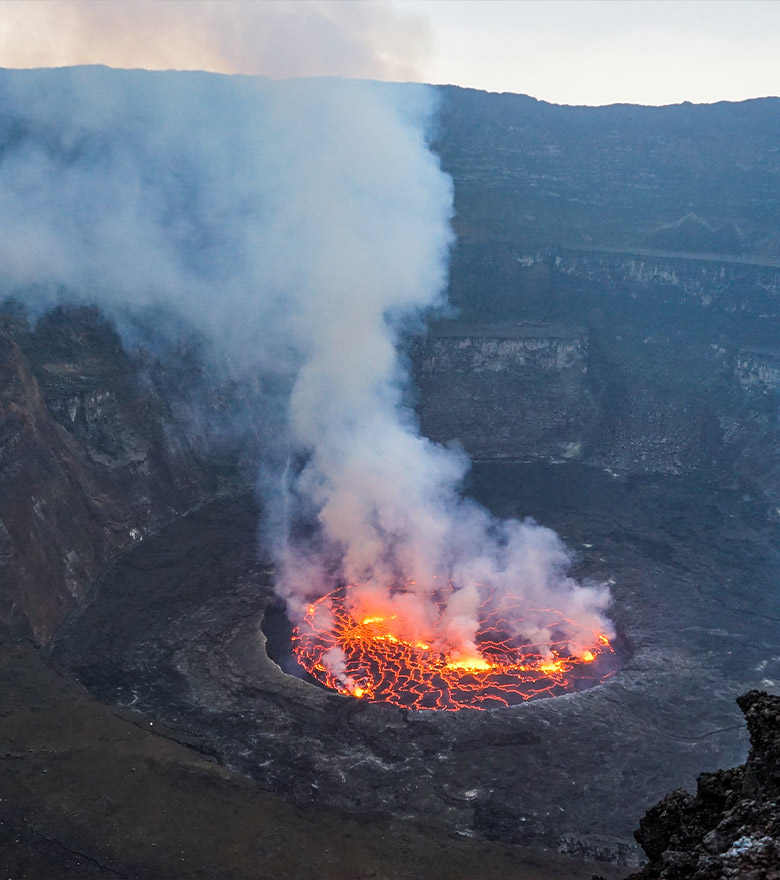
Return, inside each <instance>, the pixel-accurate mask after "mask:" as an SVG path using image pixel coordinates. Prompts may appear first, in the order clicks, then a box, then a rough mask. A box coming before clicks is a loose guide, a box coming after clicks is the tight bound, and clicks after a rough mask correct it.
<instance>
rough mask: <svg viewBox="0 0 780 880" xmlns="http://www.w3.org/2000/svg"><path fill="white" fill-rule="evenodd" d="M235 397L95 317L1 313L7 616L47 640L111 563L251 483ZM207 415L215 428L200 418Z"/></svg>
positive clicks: (180, 358) (89, 312)
mask: <svg viewBox="0 0 780 880" xmlns="http://www.w3.org/2000/svg"><path fill="white" fill-rule="evenodd" d="M225 393H226V390H225V389H224V388H220V387H219V386H217V385H212V386H211V387H210V386H209V382H208V381H204V377H203V375H202V372H201V367H200V366H197V365H193V364H192V363H188V359H187V357H186V355H185V354H184V353H182V352H179V353H176V352H168V353H167V354H166V355H165V357H161V356H160V354H159V353H158V354H153V353H152V352H151V351H149V350H146V349H142V348H137V349H136V350H135V351H134V354H133V357H132V358H131V356H130V354H129V353H128V351H126V350H125V348H124V347H123V345H122V343H121V341H120V338H119V336H118V335H117V331H116V329H115V327H114V326H113V325H112V324H111V323H110V322H109V321H108V320H107V319H106V318H105V317H103V316H101V314H100V313H99V312H98V311H97V310H95V309H87V308H79V309H58V310H55V311H53V312H50V313H48V314H46V315H44V316H43V317H42V318H41V319H40V320H39V321H38V322H37V323H35V324H33V325H31V324H30V323H28V320H27V318H26V317H25V316H24V315H23V313H22V312H21V311H20V309H19V308H18V307H16V306H14V305H13V304H12V303H7V304H6V306H5V310H4V311H0V465H2V466H1V467H0V620H3V621H5V622H9V623H11V624H13V626H14V627H16V628H17V629H18V630H20V631H22V632H26V633H30V634H31V635H32V636H33V638H34V639H35V641H36V642H37V643H38V644H46V643H47V642H48V640H49V639H50V638H51V636H52V635H53V634H54V632H56V630H57V628H58V627H59V625H60V624H61V623H62V621H63V620H64V618H65V616H66V615H67V613H68V612H69V611H71V610H72V609H73V608H75V607H78V606H79V605H80V604H82V603H83V602H84V601H85V599H86V597H87V594H88V592H89V589H90V586H91V584H93V583H94V582H95V580H96V579H97V578H98V576H99V575H100V573H101V572H102V571H103V570H104V569H105V568H106V566H107V565H108V564H109V562H110V561H111V560H112V559H113V558H115V557H116V556H117V554H119V553H121V552H122V551H123V550H125V549H127V548H128V547H130V546H132V545H133V544H134V543H136V542H138V541H140V540H142V539H143V538H144V536H146V535H148V534H149V533H150V532H153V531H154V530H156V529H157V528H159V527H160V525H162V524H163V523H165V522H169V521H170V520H172V519H174V518H176V517H177V516H180V515H181V514H183V513H184V512H186V511H187V510H189V509H191V508H192V507H194V506H196V505H197V504H199V503H200V502H201V501H202V500H204V499H205V498H207V497H211V496H213V495H214V494H216V493H219V492H223V491H227V490H229V489H230V488H235V487H236V486H237V485H243V484H244V483H245V481H247V479H248V480H251V479H252V477H248V473H251V472H246V471H244V470H242V465H241V457H240V456H239V455H237V454H236V452H235V448H234V444H235V442H236V441H235V439H233V440H231V441H230V442H229V443H224V442H216V441H217V440H219V441H224V438H223V437H222V436H220V435H219V417H220V411H223V412H224V411H225V409H226V406H225V405H224V401H222V400H220V395H222V396H224V395H225ZM207 409H209V410H210V411H211V419H212V420H213V421H209V420H207V419H204V418H202V417H201V418H198V417H197V414H198V412H199V411H201V410H203V411H205V410H207Z"/></svg>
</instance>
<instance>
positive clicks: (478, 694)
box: [293, 587, 615, 711]
mask: <svg viewBox="0 0 780 880" xmlns="http://www.w3.org/2000/svg"><path fill="white" fill-rule="evenodd" d="M350 591H351V588H350V587H342V588H339V589H337V590H334V591H333V592H331V593H328V594H327V595H326V596H323V597H322V598H321V599H318V600H317V601H316V602H314V603H312V604H311V605H309V608H308V611H307V614H306V616H305V618H304V620H303V622H302V623H301V625H300V626H298V627H296V629H295V630H294V632H293V651H294V654H295V657H296V659H297V661H298V663H299V664H300V665H301V666H302V667H303V668H304V669H306V670H307V671H308V672H309V673H310V674H311V675H312V676H313V677H314V678H315V679H316V680H317V681H319V682H320V683H321V684H323V685H325V686H326V687H328V688H332V689H333V690H336V691H338V692H339V693H342V694H349V695H352V696H354V697H358V698H360V699H364V700H368V701H370V702H376V703H392V704H394V705H396V706H401V707H403V708H407V709H446V710H450V711H455V710H458V709H492V708H498V707H501V706H511V705H514V704H517V703H522V702H523V701H525V700H530V699H533V698H535V697H543V696H558V695H560V694H564V693H569V692H572V691H579V690H584V689H585V688H588V687H591V686H593V685H595V684H598V683H599V682H601V681H603V680H604V679H605V678H607V677H608V676H609V675H611V674H612V672H614V670H615V652H614V649H613V647H612V645H611V644H610V640H609V639H608V638H607V637H606V636H605V635H603V634H601V633H598V632H593V633H587V634H584V633H583V632H582V627H580V626H579V625H578V624H577V623H576V622H574V621H572V620H569V619H568V618H566V617H564V616H563V615H562V614H561V613H560V612H558V611H555V610H549V611H548V610H546V609H545V610H544V612H543V614H544V616H545V628H546V629H547V631H548V632H549V634H550V642H549V648H548V649H547V650H546V651H545V652H544V653H542V651H541V650H540V649H538V648H536V647H534V646H532V645H530V644H528V643H526V641H525V639H524V638H523V637H522V636H518V635H516V634H515V635H513V633H517V632H518V631H521V630H522V610H521V607H520V606H519V605H518V606H516V607H512V606H510V607H503V609H502V610H501V611H500V612H498V611H495V610H491V592H490V590H489V589H488V588H484V595H485V599H484V602H483V604H482V612H481V615H480V628H479V632H478V633H477V636H476V639H475V644H476V652H473V651H472V652H470V653H463V652H462V651H458V650H455V649H448V647H447V646H446V645H434V644H433V643H431V644H428V643H427V642H425V641H415V642H412V641H408V640H407V639H406V638H404V637H403V636H402V632H403V630H404V626H403V621H401V620H399V618H398V617H397V616H394V615H389V616H388V615H387V614H386V613H385V614H380V613H376V614H373V613H370V612H368V613H367V612H366V610H365V608H360V610H357V611H356V610H354V603H353V602H351V601H350ZM442 607H443V604H442ZM526 610H527V609H526ZM535 617H538V615H535ZM509 621H512V623H511V624H510V623H509ZM518 622H519V623H518ZM575 636H576V638H575ZM575 644H576V645H580V646H581V645H582V644H588V647H587V648H579V649H575V647H574V646H575Z"/></svg>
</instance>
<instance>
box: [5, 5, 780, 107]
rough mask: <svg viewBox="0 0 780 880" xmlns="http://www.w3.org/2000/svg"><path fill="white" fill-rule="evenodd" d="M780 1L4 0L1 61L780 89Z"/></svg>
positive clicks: (739, 93) (719, 95)
mask: <svg viewBox="0 0 780 880" xmlns="http://www.w3.org/2000/svg"><path fill="white" fill-rule="evenodd" d="M778 50H780V0H0V66H4V67H49V66H61V65H69V64H95V63H101V64H108V65H111V66H114V67H146V68H150V69H167V68H179V69H204V70H214V71H221V72H224V73H259V74H265V75H268V76H272V77H290V76H353V77H368V78H375V79H390V80H403V81H406V80H412V81H421V82H434V83H454V84H456V85H461V86H469V87H473V88H479V89H486V90H489V91H511V92H520V93H523V94H529V95H532V96H534V97H536V98H540V99H543V100H546V101H552V102H554V103H568V104H609V103H614V102H630V103H641V104H667V103H677V102H680V101H693V102H713V101H719V100H731V101H735V100H742V99H744V98H753V97H763V96H766V95H780V52H779V51H778Z"/></svg>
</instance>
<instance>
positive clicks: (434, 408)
mask: <svg viewBox="0 0 780 880" xmlns="http://www.w3.org/2000/svg"><path fill="white" fill-rule="evenodd" d="M417 357H418V361H419V363H418V372H417V384H418V389H419V402H420V414H421V421H422V429H423V432H424V433H426V434H427V435H428V436H430V437H433V438H435V439H436V440H438V441H440V442H443V443H446V442H448V441H451V440H453V439H454V440H458V441H459V442H461V443H462V444H463V445H464V447H465V448H466V450H467V451H468V452H469V453H470V454H471V455H472V456H473V457H475V458H494V459H502V458H506V459H518V458H544V459H553V460H555V459H567V458H574V457H577V456H578V455H579V454H580V451H581V445H582V442H583V438H584V433H585V431H586V430H587V426H588V425H589V422H590V420H591V419H592V417H593V415H594V407H593V401H592V397H591V393H590V389H589V386H588V382H587V372H588V334H587V331H585V330H583V329H582V328H577V327H531V326H518V327H511V326H506V325H504V326H500V325H499V326H487V325H486V326H478V325H477V326H468V325H460V326H458V325H454V326H450V327H439V328H437V329H436V330H435V331H434V333H433V334H432V335H431V336H430V337H428V338H427V339H426V340H425V341H424V342H423V343H419V344H418V348H417Z"/></svg>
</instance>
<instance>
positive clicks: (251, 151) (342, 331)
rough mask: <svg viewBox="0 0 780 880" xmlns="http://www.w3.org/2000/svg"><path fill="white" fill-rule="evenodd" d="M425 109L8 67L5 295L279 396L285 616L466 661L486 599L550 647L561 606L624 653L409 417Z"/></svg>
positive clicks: (594, 606) (530, 541)
mask: <svg viewBox="0 0 780 880" xmlns="http://www.w3.org/2000/svg"><path fill="white" fill-rule="evenodd" d="M434 99H435V93H434V92H433V91H432V90H429V89H427V88H426V87H418V86H390V85H382V84H375V83H368V82H362V83H361V82H349V81H337V80H330V81H303V80H298V81H289V82H283V83H270V82H268V81H265V80H262V79H256V78H241V77H232V78H228V77H218V76H213V75H206V74H183V73H179V74H173V73H167V74H151V73H144V72H138V71H135V72H128V71H111V70H99V69H84V68H82V69H78V68H76V69H70V70H60V71H32V72H5V73H4V74H3V75H2V77H0V101H2V106H3V107H4V108H5V112H4V115H3V117H2V130H1V131H0V138H1V139H2V143H3V144H4V145H5V146H4V149H3V152H2V157H1V158H0V222H1V223H2V228H3V235H2V236H0V284H1V285H2V290H3V291H4V292H5V293H9V294H16V295H18V296H20V297H21V298H23V299H24V300H25V301H27V302H30V303H31V302H35V303H37V304H39V305H40V306H44V305H49V304H52V303H55V302H60V301H63V300H75V301H81V302H90V303H91V302H94V303H97V304H99V305H100V306H101V307H102V308H104V309H105V310H106V311H108V312H109V313H110V314H113V315H115V316H118V317H120V318H121V315H122V314H123V313H124V312H125V311H127V310H128V309H129V310H137V309H140V308H143V307H148V306H157V307H164V308H165V309H166V310H167V311H168V312H169V313H173V314H176V315H178V316H180V320H181V322H182V324H184V323H186V324H187V325H188V326H191V327H194V328H196V329H197V330H198V331H199V332H200V333H201V334H202V335H203V336H204V337H205V338H207V339H208V340H209V341H210V344H211V353H212V355H213V358H214V360H215V362H218V363H220V364H222V365H227V368H228V369H229V370H230V371H231V372H232V373H233V374H234V375H240V376H247V375H258V374H262V375H265V374H268V373H274V374H276V375H283V376H285V377H287V378H288V379H289V385H290V388H291V392H290V394H289V397H288V398H286V399H285V401H284V417H285V424H286V431H285V433H284V435H283V436H280V437H279V438H277V440H278V443H277V444H276V445H273V446H269V450H268V453H269V454H268V461H267V462H266V465H265V466H264V469H263V473H262V475H261V485H262V487H263V496H264V498H265V508H266V511H267V516H266V524H265V527H264V539H265V541H266V543H267V544H268V545H269V546H271V547H272V549H273V552H274V555H275V557H276V560H277V578H278V590H279V592H280V594H281V595H283V596H284V597H285V598H286V600H287V602H288V604H289V607H290V610H291V615H292V617H293V618H294V620H299V619H300V618H301V612H302V609H303V608H304V607H305V606H306V605H307V604H308V603H309V602H310V600H311V599H312V598H315V597H318V596H321V595H323V594H324V593H325V592H327V591H328V590H330V589H332V587H333V586H334V585H335V584H337V583H340V582H343V581H346V582H349V583H351V584H360V586H359V587H356V588H355V589H354V591H353V593H352V599H351V601H352V602H353V604H354V605H355V606H356V607H357V608H358V610H360V609H363V608H366V609H368V608H371V609H376V608H380V609H382V610H383V611H385V612H392V613H393V614H397V615H398V617H399V619H400V620H401V621H402V623H401V624H400V626H401V627H402V634H403V635H405V636H408V637H410V638H423V639H425V640H426V641H428V642H430V643H432V644H434V645H436V646H438V647H442V648H445V647H446V648H447V650H449V651H450V652H451V653H452V654H453V655H454V656H456V657H458V656H463V657H467V656H469V655H473V653H474V651H475V643H474V639H475V634H476V631H477V626H478V606H479V602H480V601H481V599H480V588H479V585H480V584H487V585H489V586H490V587H491V588H492V590H493V600H492V601H493V602H494V603H495V604H496V605H497V606H498V607H500V606H501V604H502V602H506V603H507V604H514V603H515V601H516V600H517V599H518V598H519V599H520V600H521V601H522V602H523V604H524V607H525V608H526V609H527V611H526V613H525V614H524V619H523V620H522V624H520V622H518V627H520V626H521V625H522V634H523V636H524V637H525V638H526V639H528V640H530V642H531V643H532V644H534V645H536V646H537V647H538V649H539V650H540V651H542V652H545V651H547V652H549V650H550V644H551V641H552V640H553V634H552V633H551V631H550V627H549V623H548V618H549V613H547V612H545V611H544V609H545V608H549V607H554V608H556V609H557V610H558V611H560V612H562V613H563V614H564V615H565V616H566V617H568V618H571V619H572V620H574V621H576V623H577V625H578V626H580V627H583V628H584V629H585V630H586V631H587V632H586V633H585V637H590V636H591V635H592V633H593V631H594V630H598V631H601V632H603V633H605V634H607V635H608V636H611V635H612V632H611V626H610V624H609V622H608V621H607V620H606V619H605V618H604V609H605V608H606V606H607V604H608V601H609V595H608V592H607V590H606V588H604V587H598V586H588V587H582V586H579V585H577V584H576V583H574V582H573V581H572V580H571V579H570V578H568V577H567V575H566V570H567V567H568V565H569V563H570V556H569V553H568V552H567V550H566V549H565V547H564V546H563V544H562V543H561V541H560V540H559V538H558V537H557V536H556V535H555V533H554V532H552V531H550V530H549V529H546V528H542V527H540V526H538V525H536V524H535V523H533V522H532V521H525V522H518V521H512V520H510V521H497V520H495V519H493V518H492V517H491V516H490V515H489V514H488V513H487V511H485V510H484V509H483V508H481V507H479V506H478V505H477V504H476V503H474V502H473V501H471V500H469V499H467V498H463V497H462V496H461V494H460V492H459V488H460V484H461V481H462V479H463V476H464V474H465V473H466V471H467V469H468V461H467V459H466V458H465V456H464V455H462V454H461V453H458V452H456V451H452V450H450V449H446V448H444V447H441V446H438V445H436V444H433V443H431V442H430V441H428V440H427V439H426V438H424V437H422V436H421V435H420V434H419V431H418V428H417V423H416V420H415V417H414V414H413V413H412V411H411V410H410V409H409V408H408V407H407V406H406V405H405V404H404V391H405V389H406V385H407V381H408V378H407V376H406V373H405V371H404V369H403V368H402V363H401V361H400V360H399V357H398V354H397V344H398V341H399V336H400V334H401V333H402V332H403V331H404V329H405V328H408V326H409V325H410V323H413V322H415V321H419V316H420V315H421V314H423V313H424V312H425V311H426V310H429V309H431V308H435V307H436V306H439V305H441V304H442V302H443V299H442V296H443V291H444V288H445V284H446V259H447V252H448V248H449V246H450V243H451V231H450V227H449V219H450V215H451V212H452V187H451V181H450V180H449V178H447V177H446V175H444V174H443V173H442V171H441V170H440V168H439V164H438V161H437V159H436V158H435V156H434V155H433V154H432V153H431V152H430V150H429V149H428V147H427V144H426V131H427V128H428V126H429V124H430V121H431V119H432V114H433V112H434V109H435V107H434ZM249 415H250V416H251V417H254V418H257V419H262V418H263V414H262V413H257V414H254V413H252V414H249ZM447 581H450V582H451V584H452V591H451V592H450V593H448V598H447V601H446V603H445V605H444V606H443V607H442V605H441V602H440V601H439V602H437V601H436V594H437V591H438V590H440V588H441V586H442V584H446V583H447ZM393 584H394V585H396V586H398V585H403V586H404V589H402V590H400V591H396V592H392V591H390V590H389V589H388V587H389V586H390V585H393ZM572 638H573V639H575V644H576V635H575V634H572ZM330 660H331V662H332V664H333V668H334V669H337V668H338V665H339V663H340V658H339V657H338V656H334V657H331V658H330Z"/></svg>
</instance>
